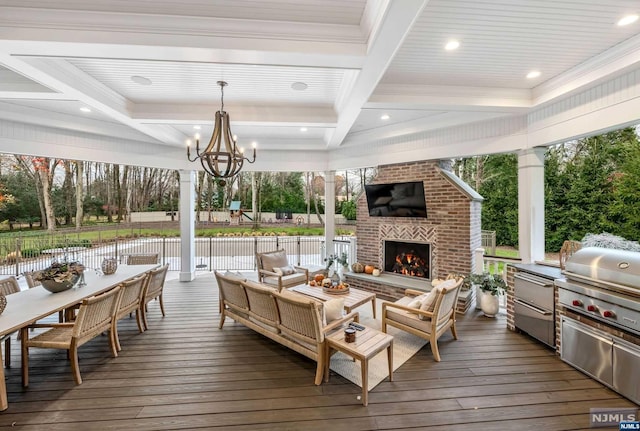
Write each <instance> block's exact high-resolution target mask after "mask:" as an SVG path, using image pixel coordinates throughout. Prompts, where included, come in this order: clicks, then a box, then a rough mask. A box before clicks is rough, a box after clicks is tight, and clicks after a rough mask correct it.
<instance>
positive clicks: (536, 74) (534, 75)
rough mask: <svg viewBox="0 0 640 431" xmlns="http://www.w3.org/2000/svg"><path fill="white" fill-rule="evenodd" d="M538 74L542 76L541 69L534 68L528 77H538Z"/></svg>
mask: <svg viewBox="0 0 640 431" xmlns="http://www.w3.org/2000/svg"><path fill="white" fill-rule="evenodd" d="M538 76H540V71H539V70H532V71H531V72H529V73H527V78H528V79H533V78H537V77H538Z"/></svg>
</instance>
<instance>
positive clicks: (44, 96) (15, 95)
mask: <svg viewBox="0 0 640 431" xmlns="http://www.w3.org/2000/svg"><path fill="white" fill-rule="evenodd" d="M7 99H15V100H71V99H70V98H69V96H67V95H65V94H61V93H53V92H44V93H41V92H30V91H0V100H7Z"/></svg>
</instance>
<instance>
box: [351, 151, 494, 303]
mask: <svg viewBox="0 0 640 431" xmlns="http://www.w3.org/2000/svg"><path fill="white" fill-rule="evenodd" d="M407 181H422V182H423V184H424V191H425V200H426V203H427V218H417V217H407V218H404V217H370V216H369V210H368V207H367V201H366V196H365V195H364V194H363V195H362V196H360V198H359V199H358V213H357V222H356V235H357V237H358V256H357V260H358V261H359V262H361V263H364V264H373V265H375V266H376V267H378V268H385V260H384V254H385V253H384V248H385V241H394V242H405V243H409V244H411V243H419V244H428V250H429V252H428V254H427V256H426V259H430V261H429V262H427V264H428V265H427V266H428V268H429V273H428V274H427V277H422V279H423V280H425V281H427V280H431V279H434V278H439V277H446V276H447V275H448V274H451V273H460V274H467V273H470V272H471V271H472V270H473V269H474V268H473V261H474V260H473V250H475V249H476V248H478V247H480V246H481V235H480V214H481V213H480V211H481V202H482V197H480V195H478V194H477V193H476V192H475V191H474V190H473V189H471V188H470V187H469V186H468V185H467V184H465V183H464V182H463V181H462V180H460V179H459V178H458V177H457V176H455V175H454V174H453V173H452V172H451V171H450V164H447V163H441V162H438V161H419V162H413V163H400V164H395V165H384V166H379V167H378V175H377V176H376V178H375V180H374V181H372V183H374V184H375V183H377V184H385V183H396V182H407ZM423 254H424V252H423ZM422 257H423V258H425V256H424V255H423V256H422ZM387 264H388V262H387ZM387 266H388V265H387ZM384 274H385V275H387V274H389V276H394V278H395V275H394V274H392V273H391V272H389V271H386V272H384ZM404 278H405V276H401V275H398V279H399V280H402V279H404ZM400 284H402V281H400ZM367 287H371V286H367ZM375 290H377V291H379V293H381V294H383V296H388V297H397V296H398V293H399V292H400V291H401V290H399V289H390V290H389V291H387V292H384V291H380V287H377V286H376V287H375ZM383 290H384V289H383Z"/></svg>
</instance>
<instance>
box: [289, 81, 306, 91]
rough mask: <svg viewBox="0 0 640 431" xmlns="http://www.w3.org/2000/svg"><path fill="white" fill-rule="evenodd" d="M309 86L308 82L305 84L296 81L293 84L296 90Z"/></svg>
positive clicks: (292, 86) (302, 89)
mask: <svg viewBox="0 0 640 431" xmlns="http://www.w3.org/2000/svg"><path fill="white" fill-rule="evenodd" d="M307 87H308V85H307V84H305V83H304V82H299V81H298V82H294V83H293V84H291V88H293V89H294V90H296V91H304V90H306V89H307Z"/></svg>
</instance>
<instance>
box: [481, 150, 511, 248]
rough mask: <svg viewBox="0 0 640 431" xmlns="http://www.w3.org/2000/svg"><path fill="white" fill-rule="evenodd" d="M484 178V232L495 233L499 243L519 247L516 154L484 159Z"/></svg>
mask: <svg viewBox="0 0 640 431" xmlns="http://www.w3.org/2000/svg"><path fill="white" fill-rule="evenodd" d="M483 159H484V160H483V162H482V166H483V168H482V169H483V178H482V179H481V180H478V181H477V182H476V184H480V187H479V189H478V192H479V193H480V194H481V195H482V196H483V197H484V199H485V200H484V202H483V203H482V228H483V229H486V230H494V231H496V242H497V243H498V244H501V245H510V246H517V245H518V159H517V156H516V155H515V154H498V155H492V156H485V157H484V158H483Z"/></svg>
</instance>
